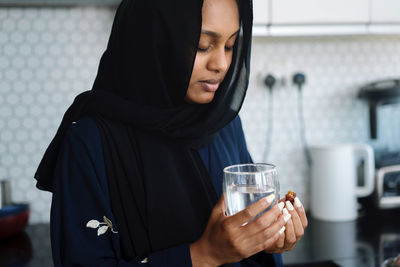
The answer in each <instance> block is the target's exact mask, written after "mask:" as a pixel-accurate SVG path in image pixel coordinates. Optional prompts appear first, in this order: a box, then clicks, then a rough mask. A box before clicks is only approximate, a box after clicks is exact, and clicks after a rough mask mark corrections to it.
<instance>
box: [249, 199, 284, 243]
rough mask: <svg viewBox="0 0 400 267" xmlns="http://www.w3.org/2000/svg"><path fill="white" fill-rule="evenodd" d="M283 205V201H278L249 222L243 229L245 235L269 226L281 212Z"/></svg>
mask: <svg viewBox="0 0 400 267" xmlns="http://www.w3.org/2000/svg"><path fill="white" fill-rule="evenodd" d="M284 205H285V204H284V203H283V202H281V203H278V204H277V205H275V206H273V207H272V208H271V209H270V210H269V211H267V212H265V213H264V214H262V215H261V216H260V217H258V218H257V219H255V220H253V221H251V222H249V223H248V224H247V225H246V226H245V229H244V230H245V231H246V235H247V236H250V235H253V234H256V233H258V232H260V231H262V230H264V229H265V228H267V227H268V226H270V225H271V224H272V223H273V222H275V221H276V220H277V218H278V217H279V215H281V214H282V209H283V207H284Z"/></svg>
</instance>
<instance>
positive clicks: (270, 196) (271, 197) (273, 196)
mask: <svg viewBox="0 0 400 267" xmlns="http://www.w3.org/2000/svg"><path fill="white" fill-rule="evenodd" d="M265 199H266V200H267V202H268V204H271V203H272V201H274V199H275V195H274V194H272V195H269V196H267V197H266V198H265Z"/></svg>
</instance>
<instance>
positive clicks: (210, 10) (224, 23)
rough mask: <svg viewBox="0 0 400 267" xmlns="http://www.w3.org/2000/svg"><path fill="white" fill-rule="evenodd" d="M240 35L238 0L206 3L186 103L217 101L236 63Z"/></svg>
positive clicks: (205, 0) (206, 1) (220, 0)
mask: <svg viewBox="0 0 400 267" xmlns="http://www.w3.org/2000/svg"><path fill="white" fill-rule="evenodd" d="M238 34H239V11H238V6H237V3H236V0H204V4H203V9H202V25H201V36H200V41H199V45H198V49H197V53H196V59H195V61H194V67H193V72H192V76H191V78H190V82H189V87H188V90H187V93H186V98H185V100H186V101H187V102H190V103H198V104H206V103H209V102H211V101H212V100H213V98H214V94H215V92H216V91H217V90H218V87H219V85H220V83H221V82H222V81H223V79H224V77H225V75H226V73H227V71H228V69H229V66H230V65H231V62H232V54H233V46H234V44H235V40H236V37H237V35H238Z"/></svg>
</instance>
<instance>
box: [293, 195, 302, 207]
mask: <svg viewBox="0 0 400 267" xmlns="http://www.w3.org/2000/svg"><path fill="white" fill-rule="evenodd" d="M294 204H296V207H298V208H300V207H301V206H303V204H301V202H300V199H299V198H298V197H296V198H295V199H294Z"/></svg>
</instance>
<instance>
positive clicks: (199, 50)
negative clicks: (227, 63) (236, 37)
mask: <svg viewBox="0 0 400 267" xmlns="http://www.w3.org/2000/svg"><path fill="white" fill-rule="evenodd" d="M211 48H212V47H211V46H209V47H207V48H206V49H203V48H200V47H198V48H197V51H198V52H200V53H207V52H208V51H210V49H211ZM232 50H233V47H226V46H225V51H227V52H230V51H232Z"/></svg>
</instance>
